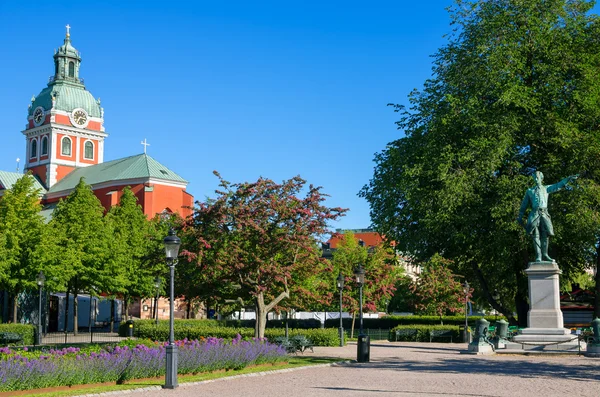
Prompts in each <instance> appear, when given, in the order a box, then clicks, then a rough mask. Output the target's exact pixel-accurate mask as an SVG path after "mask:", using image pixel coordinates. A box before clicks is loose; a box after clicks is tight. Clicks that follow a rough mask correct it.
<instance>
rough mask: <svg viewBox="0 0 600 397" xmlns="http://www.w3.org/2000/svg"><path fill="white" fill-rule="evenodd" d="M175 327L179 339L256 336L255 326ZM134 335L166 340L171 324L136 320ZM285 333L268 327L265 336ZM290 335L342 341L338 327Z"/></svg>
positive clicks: (331, 342) (329, 342)
mask: <svg viewBox="0 0 600 397" xmlns="http://www.w3.org/2000/svg"><path fill="white" fill-rule="evenodd" d="M193 321H198V320H193ZM174 328H175V339H177V340H182V339H188V340H194V339H202V338H209V337H214V338H223V339H233V338H235V337H236V336H237V335H238V334H239V335H241V337H242V338H244V339H251V338H253V337H254V329H253V328H228V327H219V326H212V327H211V326H209V325H207V324H205V323H198V326H195V323H193V322H190V321H188V322H182V323H180V322H179V321H175V324H174ZM134 335H135V336H136V337H138V338H147V339H151V340H156V341H166V340H168V339H169V324H168V322H164V323H162V322H161V323H159V324H158V326H156V325H155V324H154V322H151V321H144V320H140V321H136V322H135V323H134ZM283 335H285V330H284V329H283V328H267V329H266V330H265V337H266V338H267V339H269V340H272V339H274V338H276V337H278V336H283ZM289 335H290V336H293V335H304V336H306V337H307V338H309V339H310V340H311V341H313V344H314V345H315V346H338V345H339V343H340V339H339V335H338V331H337V329H321V328H316V329H290V330H289Z"/></svg>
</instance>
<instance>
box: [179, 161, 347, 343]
mask: <svg viewBox="0 0 600 397" xmlns="http://www.w3.org/2000/svg"><path fill="white" fill-rule="evenodd" d="M215 174H216V175H217V177H218V178H219V180H220V190H218V191H217V192H216V193H217V197H216V198H215V199H209V200H207V201H205V202H198V203H197V208H196V209H195V211H194V215H193V218H192V219H191V220H190V222H189V223H188V224H187V225H186V228H188V229H189V233H191V234H192V236H193V239H194V240H195V242H196V243H195V244H194V245H193V246H192V247H190V248H191V249H193V251H192V250H191V249H188V250H187V251H185V252H184V254H185V255H187V258H188V261H189V263H191V264H193V266H195V267H196V268H197V271H198V272H200V273H201V274H202V280H201V282H203V283H207V282H211V281H210V280H214V281H212V282H218V283H219V284H220V287H219V288H218V289H215V290H213V291H215V292H218V293H219V295H221V296H223V295H225V294H226V293H229V292H232V291H235V295H236V296H239V297H240V298H242V299H244V300H247V301H252V302H253V303H254V305H255V308H256V316H257V321H256V324H257V326H256V327H257V328H256V336H258V337H262V336H264V327H265V325H266V315H267V313H268V312H269V311H271V310H272V309H273V308H274V307H275V306H276V305H278V304H279V302H281V301H282V300H283V299H285V298H289V296H290V287H291V286H293V285H295V284H296V283H297V282H298V280H297V279H295V278H294V276H295V275H298V274H301V273H304V272H309V271H310V269H311V268H314V265H315V261H319V260H320V259H319V257H318V255H315V253H316V251H317V250H318V245H317V241H318V238H319V236H321V235H323V234H325V233H327V223H328V222H329V221H333V220H335V219H337V218H338V217H340V216H341V215H343V213H344V212H345V210H343V209H341V208H328V207H326V206H324V205H323V201H324V200H325V195H324V194H323V193H321V191H320V188H319V187H314V186H312V185H311V186H309V187H308V188H306V186H305V185H306V181H305V180H303V179H302V178H300V177H294V178H292V179H289V180H287V181H283V182H282V183H281V184H278V183H275V182H273V181H271V180H269V179H265V178H260V179H258V180H257V181H256V182H253V183H238V184H231V183H230V182H227V181H225V180H224V179H223V178H221V177H220V175H219V174H218V173H216V172H215ZM303 192H304V197H300V196H301V195H302V194H303Z"/></svg>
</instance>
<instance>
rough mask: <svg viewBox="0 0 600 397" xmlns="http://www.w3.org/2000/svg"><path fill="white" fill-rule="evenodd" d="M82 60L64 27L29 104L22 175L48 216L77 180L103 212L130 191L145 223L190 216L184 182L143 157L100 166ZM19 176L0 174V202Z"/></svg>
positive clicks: (99, 132) (100, 120) (97, 124)
mask: <svg viewBox="0 0 600 397" xmlns="http://www.w3.org/2000/svg"><path fill="white" fill-rule="evenodd" d="M80 65H81V56H80V54H79V51H77V50H76V49H75V48H74V47H73V46H72V44H71V37H70V33H69V26H68V25H67V34H66V37H65V40H64V43H63V45H62V46H60V47H59V48H58V50H56V51H55V54H54V75H53V76H52V77H50V81H49V82H48V84H47V86H46V87H45V88H44V89H42V91H41V92H40V93H39V94H38V95H37V96H36V97H33V98H32V99H31V104H30V105H29V110H28V116H27V125H26V127H25V130H24V131H22V133H23V135H24V136H25V139H26V155H25V160H24V161H25V167H24V169H25V171H30V172H31V173H32V174H33V176H34V177H35V179H36V187H37V188H39V189H40V190H41V192H42V197H41V200H42V204H43V205H44V207H45V208H46V209H47V211H46V212H49V211H51V210H52V209H53V207H54V206H55V205H56V203H57V202H58V201H59V200H60V199H61V198H65V197H66V196H68V195H69V193H71V191H72V190H73V189H74V188H75V186H76V185H77V183H78V182H79V180H80V178H84V181H85V182H86V183H87V184H88V185H91V187H92V189H93V191H94V193H95V194H96V196H97V197H98V198H99V199H100V201H101V202H102V205H103V206H104V207H105V208H106V209H108V208H110V207H111V206H113V205H115V204H117V203H118V202H119V198H120V196H121V194H122V191H123V188H125V187H126V186H129V187H130V188H131V189H132V191H133V192H134V194H135V195H136V196H137V198H138V203H139V204H140V205H141V206H142V208H143V211H144V214H146V215H147V216H148V217H149V218H151V217H153V216H154V215H155V214H157V213H165V212H166V213H173V212H177V213H179V214H180V215H181V216H183V217H186V216H187V215H189V214H190V213H191V209H190V208H191V207H192V205H193V196H192V195H190V194H189V193H187V192H186V187H187V184H188V182H187V181H186V180H185V179H183V178H182V177H180V176H179V175H177V174H176V173H175V172H173V171H171V170H169V169H168V168H167V167H165V166H164V165H162V164H161V163H159V162H158V161H156V160H155V159H153V158H152V157H150V156H148V155H147V154H145V153H144V154H139V155H135V156H131V157H126V158H122V159H118V160H112V161H108V162H104V139H105V138H107V137H108V134H107V133H106V131H105V130H104V109H103V108H102V107H101V105H100V99H95V98H94V96H93V95H92V94H91V93H90V92H89V91H88V90H87V89H86V87H85V85H84V81H83V79H82V78H81V77H80V76H79V69H80ZM21 176H22V174H21V173H15V172H4V171H0V197H1V196H2V195H3V192H4V191H5V190H6V189H10V187H11V186H12V185H13V184H14V182H15V181H16V180H17V179H18V178H20V177H21Z"/></svg>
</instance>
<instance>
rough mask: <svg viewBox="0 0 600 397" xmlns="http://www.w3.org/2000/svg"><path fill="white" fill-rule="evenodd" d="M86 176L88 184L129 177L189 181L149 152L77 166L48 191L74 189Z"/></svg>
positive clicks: (115, 180)
mask: <svg viewBox="0 0 600 397" xmlns="http://www.w3.org/2000/svg"><path fill="white" fill-rule="evenodd" d="M81 178H84V180H85V183H87V184H88V185H92V186H93V185H97V184H99V183H104V182H117V181H121V180H128V179H148V178H153V179H160V180H163V181H165V182H179V183H186V184H187V181H186V180H185V179H183V178H182V177H180V176H179V175H177V174H176V173H174V172H173V171H171V170H170V169H168V168H167V167H165V166H164V165H162V164H161V163H159V162H158V161H156V160H154V159H153V158H152V157H150V156H148V155H147V154H138V155H135V156H131V157H125V158H122V159H118V160H113V161H108V162H106V163H101V164H97V165H92V166H89V167H81V168H76V169H75V170H73V171H71V172H70V173H69V174H68V175H67V176H65V177H64V178H63V179H61V180H60V181H58V182H57V183H56V184H55V185H54V186H52V187H51V188H50V190H49V191H48V193H56V192H62V191H66V190H72V189H74V188H75V186H77V184H78V183H79V180H80V179H81Z"/></svg>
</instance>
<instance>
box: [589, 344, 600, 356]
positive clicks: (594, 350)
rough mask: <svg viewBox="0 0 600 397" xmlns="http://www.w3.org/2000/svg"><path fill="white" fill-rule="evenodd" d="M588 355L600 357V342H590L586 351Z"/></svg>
mask: <svg viewBox="0 0 600 397" xmlns="http://www.w3.org/2000/svg"><path fill="white" fill-rule="evenodd" d="M585 356H586V357H593V358H600V344H596V343H588V345H587V349H586V352H585Z"/></svg>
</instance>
